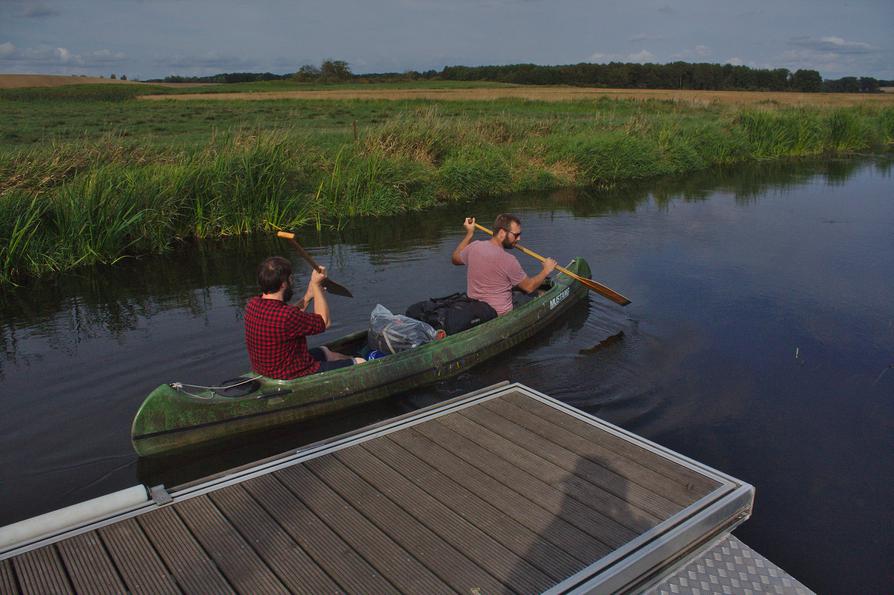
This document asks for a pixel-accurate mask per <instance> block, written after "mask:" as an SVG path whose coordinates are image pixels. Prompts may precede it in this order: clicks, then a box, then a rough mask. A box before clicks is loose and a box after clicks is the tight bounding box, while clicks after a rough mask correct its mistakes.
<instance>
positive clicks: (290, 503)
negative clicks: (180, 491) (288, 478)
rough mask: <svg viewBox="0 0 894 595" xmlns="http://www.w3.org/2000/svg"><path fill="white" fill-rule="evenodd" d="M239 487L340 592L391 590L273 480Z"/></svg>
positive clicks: (269, 476)
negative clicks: (329, 578) (336, 584)
mask: <svg viewBox="0 0 894 595" xmlns="http://www.w3.org/2000/svg"><path fill="white" fill-rule="evenodd" d="M242 486H243V487H244V488H245V489H246V491H248V492H249V493H250V494H251V495H252V496H254V498H255V499H256V500H257V501H258V502H259V503H260V504H261V506H262V507H263V508H264V510H266V511H267V512H268V513H269V514H270V516H271V517H273V518H274V519H275V520H276V522H277V523H279V525H280V526H281V527H282V528H283V529H284V530H285V531H286V532H287V533H288V534H289V536H290V537H291V538H292V539H293V540H295V542H296V543H298V544H299V545H300V546H301V547H302V548H304V550H305V551H306V552H307V553H308V554H309V555H310V556H311V557H312V558H313V559H314V561H315V562H316V563H317V564H319V565H320V567H321V568H323V569H324V570H325V571H326V573H327V574H328V575H329V576H330V577H332V579H333V580H334V581H335V582H337V583H338V584H339V585H340V586H341V588H342V589H343V590H344V591H346V592H348V593H393V592H394V591H395V587H394V585H392V584H391V583H389V582H388V581H387V580H386V579H385V578H384V577H383V576H382V575H381V573H379V571H378V570H376V569H375V568H374V567H373V566H372V565H371V564H370V563H369V562H367V561H366V559H364V558H363V557H362V556H360V555H359V554H358V553H357V552H356V551H354V550H353V549H352V548H351V546H350V545H349V544H348V543H346V542H345V540H344V539H342V538H341V537H340V536H339V535H338V534H337V533H336V532H335V531H333V530H332V529H330V528H329V526H328V525H326V523H324V522H323V521H322V520H320V519H319V518H318V517H317V516H316V515H315V514H314V513H313V512H312V511H311V510H310V509H309V508H307V506H305V505H304V503H303V502H301V501H300V500H299V499H298V498H296V497H295V496H294V494H292V493H291V492H290V491H289V490H288V489H287V488H286V486H284V485H283V484H282V483H281V482H280V481H279V480H277V479H276V478H275V477H273V476H272V475H266V476H262V477H258V478H255V479H252V480H250V481H247V482H245V483H244V484H242Z"/></svg>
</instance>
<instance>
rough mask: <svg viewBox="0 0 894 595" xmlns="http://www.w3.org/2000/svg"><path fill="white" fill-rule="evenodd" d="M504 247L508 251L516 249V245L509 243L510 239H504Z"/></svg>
mask: <svg viewBox="0 0 894 595" xmlns="http://www.w3.org/2000/svg"><path fill="white" fill-rule="evenodd" d="M503 247H504V248H506V249H507V250H512V249H513V248H515V244H514V243H512V242H510V241H509V238H508V237H505V238H503Z"/></svg>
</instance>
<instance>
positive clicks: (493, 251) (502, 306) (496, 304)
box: [459, 240, 527, 314]
mask: <svg viewBox="0 0 894 595" xmlns="http://www.w3.org/2000/svg"><path fill="white" fill-rule="evenodd" d="M459 258H460V260H462V261H463V263H464V264H465V265H466V267H468V272H467V273H466V279H467V285H468V288H467V290H466V293H467V294H468V296H469V297H470V298H473V299H476V300H481V301H482V302H487V303H488V304H490V306H491V307H492V308H493V309H494V310H496V311H497V314H505V313H506V312H509V311H510V310H512V288H513V287H515V286H516V285H518V284H519V283H521V282H522V281H524V280H525V277H527V275H526V274H525V271H524V270H523V269H522V268H521V265H520V264H519V263H518V259H517V258H515V257H514V256H512V255H511V254H509V253H508V252H506V251H505V250H504V249H503V248H502V247H500V246H496V245H494V243H493V242H492V241H490V240H476V241H474V242H472V243H471V244H469V245H468V246H466V247H465V248H464V249H463V251H462V252H460V254H459Z"/></svg>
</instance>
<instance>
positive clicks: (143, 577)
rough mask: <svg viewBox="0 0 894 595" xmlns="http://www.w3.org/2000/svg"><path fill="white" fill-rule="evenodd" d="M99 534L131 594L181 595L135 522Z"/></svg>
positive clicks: (126, 522) (172, 578)
mask: <svg viewBox="0 0 894 595" xmlns="http://www.w3.org/2000/svg"><path fill="white" fill-rule="evenodd" d="M98 533H99V535H100V537H101V538H102V540H103V542H104V543H105V544H106V548H107V549H108V551H109V555H110V556H111V558H112V561H113V562H114V563H115V566H116V567H117V569H118V572H119V573H120V574H121V578H122V579H124V583H125V584H126V585H127V589H128V590H129V591H130V592H131V593H146V594H148V595H156V594H157V595H169V594H173V593H180V589H179V588H177V582H176V580H175V579H174V577H173V576H172V575H171V573H170V572H168V569H167V568H165V565H164V562H162V561H161V558H159V557H158V554H157V553H156V552H155V548H153V547H152V544H151V543H149V539H148V538H147V537H146V535H145V533H143V530H142V529H141V528H140V525H139V524H137V521H136V520H135V519H126V520H124V521H121V522H120V523H115V524H114V525H109V526H108V527H103V528H102V529H100V530H99V532H98Z"/></svg>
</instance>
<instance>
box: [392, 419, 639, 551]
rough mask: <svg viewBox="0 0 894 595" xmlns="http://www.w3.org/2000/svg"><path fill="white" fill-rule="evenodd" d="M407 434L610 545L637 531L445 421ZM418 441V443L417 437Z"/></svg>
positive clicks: (633, 534)
mask: <svg viewBox="0 0 894 595" xmlns="http://www.w3.org/2000/svg"><path fill="white" fill-rule="evenodd" d="M408 434H410V435H411V436H415V435H422V436H425V437H426V438H427V439H428V440H429V441H430V442H431V443H432V444H440V445H442V446H443V447H445V448H447V449H449V450H450V451H451V452H453V453H455V454H456V455H457V456H459V457H460V458H462V459H463V460H464V461H466V462H467V463H468V464H470V465H472V466H474V467H477V468H478V469H479V470H480V471H482V472H483V473H486V474H488V475H490V476H491V477H493V478H495V479H497V480H498V481H500V482H502V483H503V484H504V485H506V486H507V487H510V486H511V489H512V490H514V491H516V492H518V493H519V494H521V495H523V496H524V497H526V498H527V499H529V500H530V501H532V502H535V503H537V504H538V505H539V506H541V507H542V508H544V509H546V510H547V511H549V512H550V513H552V514H553V515H555V516H556V517H558V518H562V519H564V520H565V521H567V522H568V523H570V524H572V525H574V526H576V527H578V528H579V529H582V530H583V531H585V532H586V533H589V534H590V535H592V536H593V537H595V538H596V539H598V540H599V541H601V542H603V543H605V544H607V545H609V546H611V548H612V549H614V548H616V547H619V546H621V545H623V544H625V543H627V542H628V541H630V540H631V539H633V538H634V537H636V535H637V533H635V532H633V531H631V530H630V529H628V528H626V527H624V526H623V525H621V524H619V523H618V522H617V521H615V520H614V519H612V518H610V517H608V516H605V514H603V513H602V512H599V511H597V510H594V509H592V508H590V507H588V506H586V505H584V504H582V503H580V502H579V501H577V500H575V499H574V498H570V497H568V495H567V494H565V493H564V492H562V491H561V490H559V489H557V488H555V487H553V486H551V485H549V484H547V483H545V482H543V481H542V480H540V479H539V478H537V477H534V476H532V475H530V474H528V473H526V472H524V471H522V470H521V469H519V468H518V467H516V466H514V465H512V464H511V463H509V462H507V461H504V460H503V459H501V458H500V457H498V456H496V455H494V454H493V453H491V452H489V451H487V450H485V449H483V448H481V447H480V446H479V445H477V444H475V443H474V442H472V441H471V440H469V439H467V438H465V437H463V436H461V435H460V434H457V433H456V432H453V431H452V430H450V429H449V428H447V427H446V426H444V425H441V424H437V423H426V424H420V425H418V426H416V427H414V428H413V430H411V431H409V432H408ZM417 444H420V445H421V443H420V442H418V441H417ZM423 448H424V446H423Z"/></svg>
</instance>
